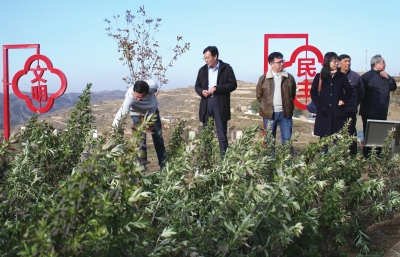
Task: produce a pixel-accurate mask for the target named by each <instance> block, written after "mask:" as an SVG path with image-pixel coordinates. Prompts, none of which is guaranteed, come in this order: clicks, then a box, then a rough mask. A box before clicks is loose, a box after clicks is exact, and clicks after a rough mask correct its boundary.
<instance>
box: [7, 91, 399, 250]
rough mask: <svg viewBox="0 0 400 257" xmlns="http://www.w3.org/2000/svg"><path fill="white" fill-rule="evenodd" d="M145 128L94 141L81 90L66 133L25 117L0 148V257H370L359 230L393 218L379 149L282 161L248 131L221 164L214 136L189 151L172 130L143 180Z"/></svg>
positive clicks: (342, 148) (344, 147)
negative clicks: (158, 166)
mask: <svg viewBox="0 0 400 257" xmlns="http://www.w3.org/2000/svg"><path fill="white" fill-rule="evenodd" d="M153 119H154V117H151V116H149V117H146V119H145V122H144V124H143V126H141V127H140V128H138V129H137V130H135V131H132V136H131V137H130V138H129V140H126V139H124V138H123V136H122V135H121V134H113V135H110V136H108V137H107V138H106V137H99V138H93V137H92V132H93V130H92V124H93V122H94V116H93V114H92V109H91V104H90V85H88V86H87V88H86V90H85V91H84V93H83V94H82V96H81V97H80V101H79V102H77V103H76V107H75V109H74V110H73V111H72V112H71V114H70V116H69V119H68V121H67V122H66V124H67V128H68V130H67V131H64V132H60V131H58V130H55V129H54V127H53V126H52V125H50V124H48V123H45V122H41V121H39V120H38V119H37V118H36V116H34V117H33V118H32V119H31V120H30V121H29V122H28V124H27V126H26V129H25V131H24V132H23V133H22V134H15V135H13V136H12V137H11V139H10V140H9V141H4V142H3V143H2V144H1V145H0V158H1V159H2V164H1V169H0V172H1V177H0V224H1V226H0V255H1V256H17V255H18V256H94V255H97V256H341V255H342V253H341V252H340V249H341V247H342V246H350V247H357V248H358V249H359V251H361V252H364V253H366V252H368V251H369V241H368V238H367V236H366V234H365V229H366V227H367V226H369V225H371V224H373V223H375V222H378V221H380V220H385V219H388V218H390V217H392V215H393V214H394V213H395V212H397V211H398V209H399V207H400V195H399V192H398V190H399V179H398V172H399V162H398V156H397V155H395V156H391V153H390V141H391V140H389V139H388V140H387V143H386V147H385V148H384V150H383V152H382V155H381V156H380V157H379V158H377V157H376V156H372V157H371V158H370V159H368V160H365V159H363V158H361V156H357V157H351V156H350V155H349V154H348V146H349V144H350V143H351V142H352V140H355V138H353V137H350V136H348V135H347V133H346V132H345V131H341V133H339V134H335V135H333V136H331V137H328V138H325V139H324V140H320V141H318V142H316V143H315V144H308V145H307V146H306V147H305V148H304V150H303V151H302V152H301V153H299V154H298V155H297V156H296V157H294V158H292V157H291V155H290V154H289V145H287V146H285V147H281V146H279V145H278V146H277V147H275V146H274V144H273V142H266V141H265V137H259V136H257V135H258V134H259V133H260V131H261V130H262V128H261V127H260V125H253V126H250V127H248V128H247V129H246V130H245V131H244V133H243V137H242V138H241V139H239V140H237V141H235V142H234V143H232V144H231V145H230V148H229V149H228V151H227V153H226V155H225V158H224V159H223V160H220V159H219V151H218V147H217V145H216V141H215V138H214V133H213V132H212V127H211V126H210V125H209V126H207V127H206V128H205V129H204V130H202V131H201V133H200V134H199V135H198V137H197V138H196V139H195V140H194V141H187V139H186V137H185V136H184V135H185V133H184V128H185V122H184V121H181V122H179V123H178V124H176V126H175V129H174V133H172V136H171V139H170V141H169V143H168V145H167V151H168V158H169V159H168V163H167V165H166V168H165V169H163V170H162V171H159V172H153V173H150V174H146V173H145V172H144V169H143V168H142V167H141V165H140V163H139V161H138V157H139V156H140V151H139V148H140V143H139V142H140V139H141V136H142V131H144V128H145V126H146V124H147V123H148V122H152V120H153ZM334 140H335V141H336V144H332V142H333V141H334ZM326 144H329V145H330V147H329V152H328V154H321V149H323V148H324V145H326ZM362 175H363V176H362Z"/></svg>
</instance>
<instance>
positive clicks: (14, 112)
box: [0, 90, 126, 129]
mask: <svg viewBox="0 0 400 257" xmlns="http://www.w3.org/2000/svg"><path fill="white" fill-rule="evenodd" d="M24 93H25V94H29V93H27V92H24ZM125 93H126V91H121V90H113V91H100V92H91V96H90V98H91V102H92V103H97V102H102V101H110V100H117V99H118V100H122V99H123V98H124V97H125ZM80 95H81V93H65V94H64V95H62V96H61V97H59V98H56V99H55V101H54V105H53V108H52V109H51V110H50V111H49V112H47V113H46V114H50V113H53V112H56V111H59V110H63V109H68V108H70V107H73V106H75V103H76V102H77V101H78V100H79V96H80ZM0 98H1V101H0V109H1V113H0V129H3V121H4V117H3V115H4V113H3V110H4V103H3V93H0ZM32 114H33V112H32V111H31V110H29V109H28V107H27V105H26V102H25V101H24V100H21V99H19V98H18V97H16V95H15V94H10V119H11V126H16V125H19V124H23V123H25V122H26V121H27V120H29V118H30V117H32ZM43 115H44V114H43ZM39 116H40V115H39Z"/></svg>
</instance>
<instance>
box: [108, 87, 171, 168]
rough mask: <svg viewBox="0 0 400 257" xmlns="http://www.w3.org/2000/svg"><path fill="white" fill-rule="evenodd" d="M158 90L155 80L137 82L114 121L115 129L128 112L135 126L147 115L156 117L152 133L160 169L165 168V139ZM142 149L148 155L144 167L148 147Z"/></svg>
mask: <svg viewBox="0 0 400 257" xmlns="http://www.w3.org/2000/svg"><path fill="white" fill-rule="evenodd" d="M157 90H158V84H157V83H156V82H154V81H153V80H139V81H136V83H135V85H134V86H133V87H130V88H129V89H128V91H127V92H126V94H125V100H124V103H123V104H122V106H121V108H119V110H118V112H117V114H116V115H115V118H114V121H113V124H112V126H113V128H115V127H116V126H117V125H118V122H119V120H120V119H121V118H123V117H124V116H125V115H126V114H127V113H128V112H129V113H130V116H131V118H132V121H133V126H134V127H135V126H138V125H140V123H141V121H142V119H143V117H144V116H145V115H150V114H152V113H154V114H155V115H156V122H155V125H154V127H153V129H152V131H151V133H152V134H151V135H152V137H153V143H154V148H155V150H156V153H157V158H158V165H159V166H160V168H161V169H162V168H164V166H165V159H166V156H165V146H164V139H163V136H162V128H161V120H160V113H159V111H158V101H157V98H156V95H155V93H156V92H157ZM144 138H145V139H144V141H143V142H142V143H143V145H144V146H145V145H146V136H144ZM144 146H143V147H141V150H143V151H144V152H145V153H146V154H145V157H144V158H142V160H141V162H142V164H143V166H146V163H147V151H146V147H144Z"/></svg>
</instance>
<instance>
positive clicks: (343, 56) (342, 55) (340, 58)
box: [339, 54, 351, 60]
mask: <svg viewBox="0 0 400 257" xmlns="http://www.w3.org/2000/svg"><path fill="white" fill-rule="evenodd" d="M346 58H349V59H350V60H351V58H350V56H348V55H347V54H341V55H339V60H343V59H346Z"/></svg>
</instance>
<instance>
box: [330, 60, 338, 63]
mask: <svg viewBox="0 0 400 257" xmlns="http://www.w3.org/2000/svg"><path fill="white" fill-rule="evenodd" d="M331 62H334V63H339V62H340V61H339V60H332V61H331Z"/></svg>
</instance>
